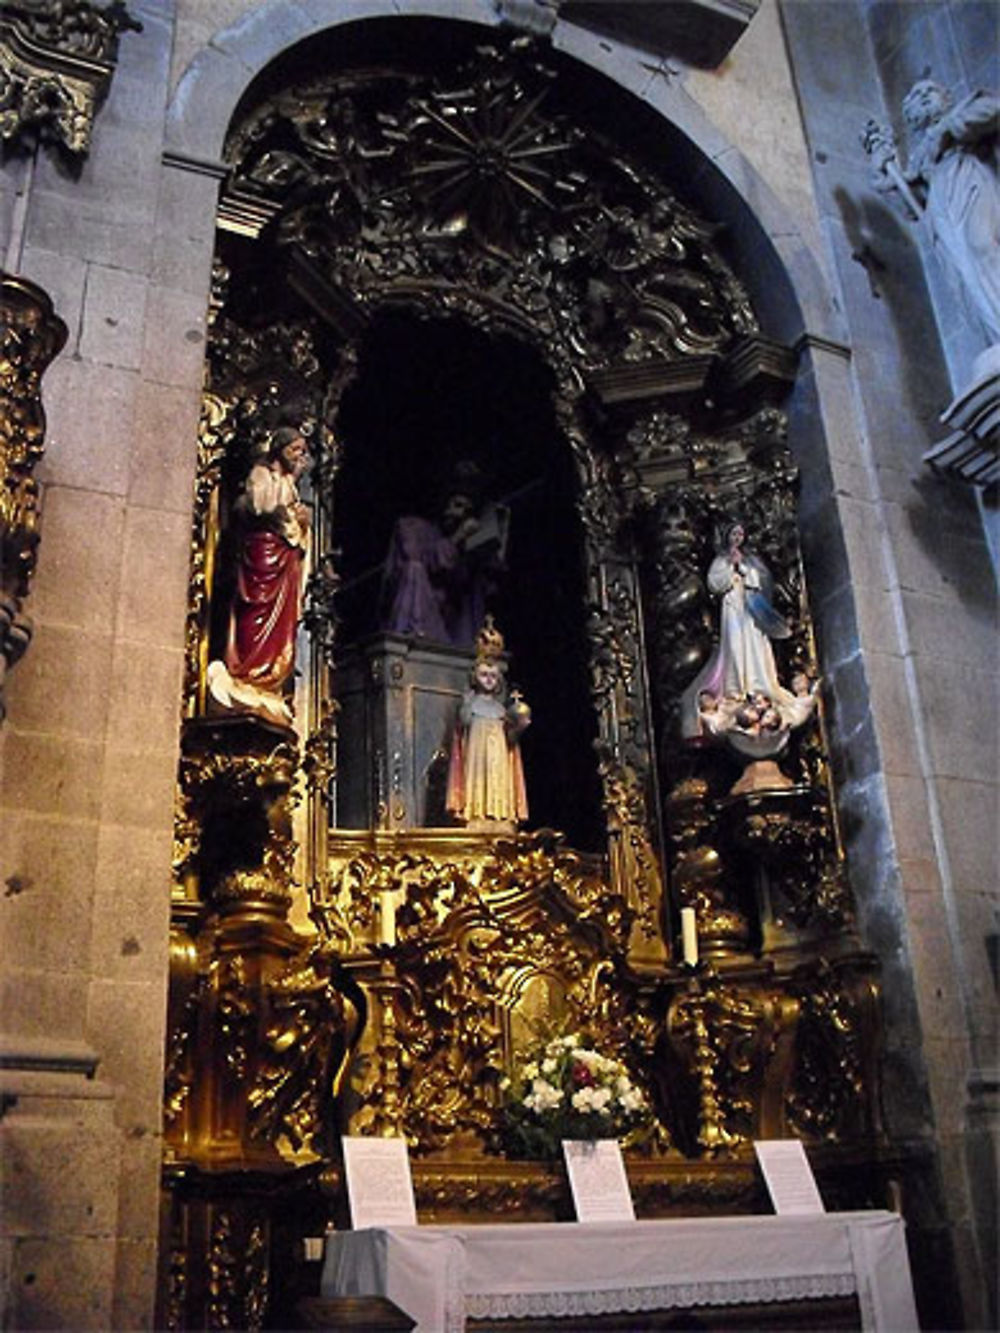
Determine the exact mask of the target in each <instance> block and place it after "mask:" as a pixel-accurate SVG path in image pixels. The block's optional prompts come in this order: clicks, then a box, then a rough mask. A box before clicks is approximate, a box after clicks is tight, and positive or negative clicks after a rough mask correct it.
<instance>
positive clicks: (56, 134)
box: [0, 0, 142, 157]
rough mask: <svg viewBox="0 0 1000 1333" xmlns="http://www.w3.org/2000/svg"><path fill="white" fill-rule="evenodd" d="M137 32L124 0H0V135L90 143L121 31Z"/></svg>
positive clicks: (76, 151)
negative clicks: (101, 1)
mask: <svg viewBox="0 0 1000 1333" xmlns="http://www.w3.org/2000/svg"><path fill="white" fill-rule="evenodd" d="M130 30H131V31H133V32H141V31H142V24H141V23H139V22H138V21H137V20H136V19H134V18H132V16H131V15H130V14H129V13H128V10H127V9H126V7H125V4H124V3H123V0H111V3H109V4H107V5H104V6H100V5H96V4H91V3H89V0H12V2H10V3H0V142H2V143H3V144H5V145H10V144H14V143H17V144H19V145H25V146H30V145H31V144H33V143H34V142H35V140H36V139H39V138H40V139H41V140H42V141H43V142H50V143H55V144H58V145H59V147H61V148H62V149H64V150H65V151H66V152H68V153H69V154H71V155H73V156H74V157H78V156H80V155H82V154H85V153H86V152H87V151H88V150H89V148H90V138H91V132H92V130H93V124H94V118H95V116H96V115H97V111H98V109H99V107H100V105H101V103H102V102H103V101H104V98H105V97H106V96H107V92H108V88H109V87H110V85H111V77H112V75H113V73H114V69H115V63H116V61H117V58H118V39H119V37H120V35H121V34H122V33H123V32H127V31H130Z"/></svg>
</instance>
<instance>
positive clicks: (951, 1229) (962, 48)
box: [782, 0, 1000, 1327]
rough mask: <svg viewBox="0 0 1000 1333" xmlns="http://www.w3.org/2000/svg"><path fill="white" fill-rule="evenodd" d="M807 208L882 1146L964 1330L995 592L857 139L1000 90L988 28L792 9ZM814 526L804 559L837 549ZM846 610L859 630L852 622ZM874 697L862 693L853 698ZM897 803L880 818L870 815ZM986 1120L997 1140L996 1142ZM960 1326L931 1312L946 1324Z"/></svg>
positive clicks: (977, 23)
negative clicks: (843, 543)
mask: <svg viewBox="0 0 1000 1333" xmlns="http://www.w3.org/2000/svg"><path fill="white" fill-rule="evenodd" d="M782 16H783V20H784V26H785V31H786V35H787V40H788V46H789V50H790V55H791V62H792V67H793V71H794V76H795V80H796V86H797V88H798V95H799V102H800V106H801V108H802V119H803V123H804V125H805V129H806V135H807V139H808V144H809V155H810V160H811V173H812V178H813V181H814V185H815V198H816V204H817V207H818V209H819V213H820V218H821V229H822V234H823V238H824V247H825V249H826V253H827V256H828V261H827V262H828V263H829V264H831V265H832V273H833V278H834V287H835V290H836V292H837V294H838V298H839V302H840V304H841V307H842V310H843V313H844V318H845V321H846V324H847V328H848V336H849V343H850V348H851V363H852V368H853V369H852V379H853V382H854V385H855V391H856V412H855V418H856V420H857V422H858V428H859V434H858V448H857V452H856V458H857V462H858V464H859V466H858V467H857V468H856V469H855V471H854V473H853V474H852V475H851V476H850V477H847V476H845V477H844V478H843V480H842V482H838V484H837V487H836V490H837V498H836V504H837V511H838V520H839V526H840V527H841V528H842V531H843V533H844V536H845V538H846V540H847V541H848V543H849V545H851V546H853V547H854V550H855V553H856V555H855V558H853V559H852V560H851V566H852V570H853V572H854V578H853V585H852V587H851V588H850V589H847V588H843V587H842V588H839V589H838V588H833V587H830V588H824V589H823V595H824V599H826V600H827V601H828V609H827V610H826V611H825V612H824V614H823V615H822V625H823V631H824V632H823V643H822V647H823V652H824V656H825V657H826V659H827V662H828V666H829V670H830V673H831V681H832V683H833V686H834V694H835V698H836V701H837V708H836V712H835V714H834V723H835V726H836V734H837V737H838V739H839V741H840V742H841V744H842V745H844V743H845V742H846V741H847V739H848V738H850V737H852V736H853V737H856V738H859V739H860V738H861V737H862V736H863V737H864V740H863V744H860V745H856V746H853V747H852V749H853V753H850V754H848V753H847V752H846V750H845V752H844V753H843V754H842V755H841V765H840V768H841V771H840V781H841V794H842V799H843V808H844V812H845V816H846V819H847V825H848V829H849V831H850V832H851V839H850V854H851V863H852V876H853V878H854V881H855V884H856V887H857V888H858V889H859V891H860V897H861V903H862V909H863V912H864V924H865V930H866V934H867V938H868V940H869V942H870V943H871V944H872V945H873V946H874V947H875V948H877V950H878V951H879V953H880V955H881V956H882V958H883V962H884V966H885V968H886V982H887V985H886V1002H887V1012H888V1020H889V1032H888V1037H889V1051H888V1061H887V1089H888V1094H889V1106H888V1110H889V1114H890V1127H891V1129H892V1130H893V1132H894V1134H895V1136H896V1137H897V1140H899V1141H909V1142H911V1144H912V1145H913V1146H914V1149H915V1150H919V1148H918V1145H919V1144H920V1143H922V1142H923V1143H933V1145H934V1147H935V1150H936V1152H937V1155H938V1166H939V1169H940V1172H941V1177H940V1185H939V1188H938V1189H937V1191H936V1196H935V1197H931V1196H934V1195H935V1187H934V1183H933V1180H929V1181H928V1190H929V1192H930V1193H929V1195H928V1197H926V1198H923V1199H919V1200H916V1201H915V1206H917V1208H918V1212H919V1214H920V1216H921V1219H922V1222H923V1224H924V1226H925V1228H926V1230H925V1232H924V1241H925V1244H926V1245H927V1247H928V1255H927V1257H928V1259H932V1260H934V1259H935V1258H936V1256H937V1254H938V1250H937V1247H936V1246H935V1244H934V1237H935V1234H936V1235H937V1239H938V1240H939V1241H940V1244H941V1246H944V1245H946V1244H947V1243H949V1242H951V1243H952V1244H953V1247H954V1252H955V1256H956V1259H957V1262H958V1264H959V1267H960V1270H961V1279H962V1280H961V1286H962V1291H963V1296H964V1301H965V1308H966V1312H965V1317H966V1319H967V1320H968V1321H969V1326H971V1327H987V1326H988V1325H990V1324H991V1323H992V1321H993V1320H994V1319H995V1317H996V1307H995V1288H994V1289H993V1290H992V1292H990V1293H989V1294H986V1293H984V1288H983V1282H984V1281H985V1282H986V1284H987V1287H988V1286H989V1283H990V1281H991V1280H995V1264H994V1262H993V1256H994V1255H995V1252H996V1224H995V1209H996V1199H995V1192H994V1185H995V1180H996V1166H995V1145H996V1089H997V1050H998V1046H997V1035H998V1034H997V983H996V973H995V968H996V943H997V900H996V889H997V882H998V875H997V836H996V829H997V815H998V799H997V793H998V785H997V783H998V748H997V735H998V727H997V699H998V688H997V686H998V680H997V653H996V645H997V618H996V583H995V577H994V570H993V568H992V565H991V559H990V553H989V549H988V546H987V543H986V541H985V538H984V528H983V522H982V515H981V513H980V511H979V508H978V507H977V503H976V496H975V494H974V493H973V492H972V490H971V489H969V488H966V487H963V486H962V485H961V484H959V483H958V482H955V481H952V480H949V479H945V478H941V477H937V476H935V475H933V474H932V473H931V472H930V471H929V470H928V469H927V468H926V466H924V465H923V464H922V463H921V455H922V453H923V451H924V450H925V449H927V448H929V447H930V445H931V444H932V443H934V442H935V441H936V440H938V439H940V438H942V436H943V435H944V434H945V433H946V432H945V428H944V427H942V426H941V424H940V422H939V421H938V415H939V413H940V412H941V410H942V409H943V407H944V406H945V405H946V404H947V403H948V402H949V401H950V398H951V397H952V392H953V389H954V388H955V387H956V386H957V384H958V383H960V382H961V378H962V375H963V374H965V373H967V372H968V368H969V365H970V363H971V359H972V357H973V356H974V355H975V353H976V352H977V351H979V350H981V348H982V346H983V345H984V338H983V334H982V331H981V330H980V329H979V328H978V327H977V325H976V321H975V320H974V319H973V318H972V316H971V314H970V311H969V308H968V306H967V305H966V303H965V299H964V296H963V294H962V293H960V292H958V291H957V290H956V289H955V288H954V287H952V285H951V283H950V280H949V279H948V276H947V275H946V274H945V273H944V271H943V270H942V268H941V267H940V265H939V262H938V260H937V257H936V256H935V255H934V254H933V253H932V252H931V250H930V248H929V247H928V245H927V238H926V235H925V232H924V229H923V228H921V227H917V226H915V225H914V224H913V223H912V222H910V221H908V220H907V219H906V217H905V216H904V214H903V212H902V210H901V209H900V208H899V207H898V203H897V201H895V200H894V199H893V198H892V197H891V196H887V195H886V194H883V193H880V192H877V191H876V190H875V189H874V188H873V181H872V177H871V175H870V170H869V164H868V161H867V159H866V157H865V155H864V153H863V151H862V149H861V145H860V134H861V130H862V129H863V127H864V125H865V122H866V121H867V119H868V118H869V117H872V116H874V117H875V118H876V119H877V120H879V121H881V122H882V123H884V124H891V125H892V126H893V127H894V129H895V131H896V133H897V137H898V138H899V140H900V141H901V142H902V143H903V144H904V145H905V143H906V137H905V128H904V126H903V125H902V123H901V120H902V118H901V113H900V103H901V100H902V97H903V95H904V94H905V92H906V91H907V90H908V88H909V87H910V86H911V85H912V83H913V82H914V81H915V80H916V79H917V78H919V77H923V76H924V75H925V74H927V73H928V72H930V74H931V75H932V76H933V77H934V78H935V79H937V80H938V81H939V82H942V83H946V84H948V85H949V86H950V87H951V88H952V89H953V90H954V92H955V93H956V95H963V94H964V93H966V92H970V91H972V90H973V89H974V88H975V87H977V86H986V87H992V88H993V89H994V90H995V89H996V88H997V86H998V84H997V52H998V51H1000V11H998V10H997V8H996V6H995V5H992V4H979V3H977V2H976V0H962V3H957V4H949V3H940V4H934V3H929V4H919V5H899V4H885V3H865V4H857V5H855V4H853V3H848V2H847V0H844V2H843V3H840V2H839V0H829V2H828V3H826V4H822V5H813V4H809V3H805V2H803V0H783V3H782ZM819 517H820V523H819V526H818V527H815V528H814V527H813V526H812V525H810V526H809V531H810V533H811V534H812V544H813V545H814V546H822V545H824V544H825V543H826V542H828V541H830V540H835V537H834V535H833V534H832V533H831V531H830V524H829V523H827V524H824V523H823V522H822V516H821V514H820V515H819ZM851 601H853V603H854V615H853V616H852V614H851V610H850V606H849V603H850V602H851ZM865 686H867V698H866V691H865ZM873 800H875V801H878V802H881V801H883V800H887V801H888V806H889V811H890V821H889V824H888V825H887V826H886V827H880V825H879V822H878V821H877V820H873V819H871V817H870V815H871V803H872V801H873ZM990 1122H992V1128H990V1127H989V1126H990ZM956 1317H957V1315H956V1312H955V1311H953V1310H949V1309H947V1308H945V1307H943V1306H942V1307H940V1308H938V1309H937V1310H936V1311H935V1312H934V1315H933V1318H934V1319H936V1320H937V1321H938V1322H940V1323H944V1322H945V1321H947V1320H950V1319H953V1318H956Z"/></svg>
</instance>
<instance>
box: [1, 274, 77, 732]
mask: <svg viewBox="0 0 1000 1333" xmlns="http://www.w3.org/2000/svg"><path fill="white" fill-rule="evenodd" d="M65 342H66V325H65V324H64V323H63V321H62V320H61V319H60V318H59V317H58V315H57V314H56V313H55V311H54V309H53V307H52V302H51V300H50V299H49V297H48V295H47V294H46V293H45V292H44V291H43V290H42V289H41V288H40V287H38V286H36V285H35V284H34V283H32V282H28V281H27V279H25V278H18V277H14V276H13V275H12V274H4V275H3V276H2V277H0V534H2V537H0V553H2V577H0V719H2V718H3V693H2V688H3V678H4V675H5V674H6V672H7V670H8V669H9V668H10V667H12V666H13V665H14V663H15V662H16V661H17V660H18V659H19V658H20V657H21V655H22V654H23V653H24V651H25V649H26V648H27V646H28V644H29V642H30V641H31V632H32V631H31V621H30V620H29V618H28V616H27V615H26V614H25V611H24V602H25V599H26V598H27V596H28V590H29V585H30V583H31V578H32V575H33V574H34V571H35V565H36V563H37V559H38V544H39V541H40V538H41V527H40V523H41V515H40V507H39V489H38V482H37V481H36V480H35V477H34V475H33V473H34V469H35V466H36V464H37V463H38V461H39V459H40V458H41V457H42V454H43V452H44V448H45V412H44V409H43V407H42V399H41V380H42V375H43V373H44V372H45V370H46V368H47V367H48V365H49V363H50V362H51V361H52V360H53V358H54V357H56V356H57V355H58V354H59V352H60V351H61V349H62V347H63V345H64V343H65Z"/></svg>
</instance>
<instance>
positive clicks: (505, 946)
mask: <svg viewBox="0 0 1000 1333" xmlns="http://www.w3.org/2000/svg"><path fill="white" fill-rule="evenodd" d="M338 892H339V895H340V897H341V899H342V900H343V899H346V900H347V902H346V904H344V903H343V902H342V903H341V906H340V911H341V913H342V914H343V915H344V916H345V917H346V918H347V919H348V920H349V921H350V922H351V924H352V927H353V928H354V930H355V931H356V932H358V933H359V934H360V933H361V932H363V931H368V932H372V931H374V930H375V928H376V923H375V917H376V907H375V904H376V902H377V900H378V899H379V897H380V895H383V894H387V893H391V894H394V895H396V897H397V904H396V906H395V910H394V924H395V929H394V936H393V940H394V942H393V944H392V946H391V951H390V954H389V955H387V957H390V958H391V982H390V983H388V984H386V983H384V982H383V981H379V980H373V981H372V983H371V984H372V987H373V989H374V990H376V991H377V992H378V994H379V996H380V1000H381V1003H382V1005H383V1006H385V1007H386V1008H387V1010H388V1013H389V1015H391V1021H390V1022H389V1024H388V1031H386V1023H385V1016H383V1018H382V1022H381V1025H380V1026H381V1029H382V1035H381V1039H380V1040H381V1047H380V1049H379V1050H378V1051H377V1052H376V1054H377V1057H378V1058H377V1059H375V1060H373V1061H371V1062H370V1067H369V1073H368V1077H367V1080H366V1081H365V1082H364V1083H363V1084H362V1085H361V1086H360V1087H359V1088H358V1089H357V1093H358V1096H359V1097H360V1099H361V1102H362V1109H361V1111H360V1112H359V1113H358V1116H357V1117H356V1121H355V1124H356V1128H357V1129H359V1130H363V1129H364V1128H365V1127H371V1126H375V1125H376V1124H377V1123H382V1122H383V1120H384V1117H385V1114H386V1112H385V1106H384V1101H385V1096H386V1093H387V1091H389V1090H390V1085H391V1091H392V1095H393V1097H394V1098H398V1115H397V1117H396V1127H397V1128H398V1129H400V1130H401V1131H402V1132H404V1133H405V1134H406V1136H407V1137H408V1139H409V1140H410V1142H411V1144H413V1145H414V1147H415V1148H416V1149H417V1150H418V1151H419V1152H420V1153H427V1152H432V1151H434V1150H435V1149H441V1148H444V1147H445V1146H446V1145H447V1144H448V1143H450V1142H452V1141H454V1140H455V1139H456V1138H462V1137H463V1136H464V1137H466V1138H468V1137H469V1136H471V1137H472V1139H474V1140H476V1141H478V1142H479V1143H480V1145H481V1146H482V1145H490V1144H493V1143H494V1135H495V1131H496V1114H497V1083H498V1080H499V1078H500V1077H501V1075H502V1074H503V1073H504V1071H505V1070H506V1069H509V1068H510V1066H511V1061H512V1060H513V1059H514V1058H515V1052H514V1045H516V1037H515V1035H514V1032H515V1028H516V1026H517V1024H516V1023H515V1024H514V1027H512V1025H511V1024H512V1020H513V1017H514V1015H516V1014H518V1013H520V1012H521V1010H520V1005H521V997H522V996H523V995H525V994H526V988H529V985H530V982H531V980H532V978H550V979H551V980H552V984H554V985H557V988H558V989H559V991H560V994H561V995H562V998H563V1003H564V1005H565V1007H566V1011H567V1015H568V1016H571V1017H574V1016H575V1019H576V1021H577V1022H578V1024H580V1025H582V1024H584V1023H586V1024H588V1025H589V1026H590V1027H591V1028H592V1027H593V1026H594V1025H595V1024H596V1025H597V1026H599V1027H601V1029H602V1036H603V1038H604V1041H605V1046H606V1047H609V1048H613V1049H614V1051H615V1052H616V1053H618V1052H621V1053H623V1054H626V1055H632V1056H633V1057H634V1040H635V1034H634V1033H633V1031H632V1028H631V1027H630V1025H629V1020H628V1018H627V1017H626V1015H625V1014H624V1012H623V1011H622V1010H621V1009H620V1008H619V1007H618V1006H616V1005H615V1004H614V1003H609V1002H606V1001H605V999H604V996H605V992H606V991H607V989H608V987H609V975H608V970H607V969H608V965H609V963H610V960H612V959H614V958H616V957H617V958H618V959H620V960H622V961H623V960H624V958H625V956H626V954H627V951H628V948H629V937H630V930H631V926H632V922H633V918H634V913H633V911H632V910H631V908H630V907H629V906H628V904H627V903H625V902H624V901H623V900H621V899H620V898H618V897H617V896H616V894H615V891H614V890H613V889H612V888H611V886H610V885H609V884H608V882H607V880H606V878H605V876H604V875H603V874H602V873H601V872H600V868H599V866H597V865H594V864H592V863H591V862H588V861H586V860H585V859H584V858H581V857H580V856H579V855H578V854H577V853H575V852H572V851H571V850H570V849H569V848H567V847H566V846H565V845H564V843H563V841H562V840H561V839H560V838H558V837H556V836H554V835H552V834H548V833H538V834H533V835H522V836H520V837H517V838H514V839H510V840H507V841H500V842H498V843H496V844H495V846H494V847H493V849H492V851H491V853H490V854H489V855H488V856H487V857H486V858H484V857H483V856H482V855H481V854H480V855H477V856H475V857H474V858H472V859H465V858H463V857H462V856H457V857H456V858H455V859H453V860H445V861H442V860H439V859H436V858H433V857H430V856H427V855H424V854H421V853H419V852H416V851H415V852H412V853H407V854H404V855H398V854H392V853H387V854H379V853H377V852H371V853H365V854H362V855H360V856H356V857H354V858H351V859H350V860H349V861H348V862H347V864H346V865H345V867H344V870H343V872H342V874H341V876H340V880H339V885H338ZM518 1021H521V1020H518ZM512 1043H513V1044H514V1045H512ZM383 1048H384V1049H383Z"/></svg>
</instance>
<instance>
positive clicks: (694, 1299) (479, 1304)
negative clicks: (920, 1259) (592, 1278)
mask: <svg viewBox="0 0 1000 1333" xmlns="http://www.w3.org/2000/svg"><path fill="white" fill-rule="evenodd" d="M857 1289H858V1286H857V1282H856V1280H855V1277H854V1274H853V1273H816V1274H808V1273H806V1274H802V1273H798V1274H796V1275H795V1276H794V1277H767V1278H741V1279H739V1280H738V1281H735V1282H733V1281H729V1282H727V1281H721V1282H671V1283H669V1284H666V1285H660V1286H656V1287H620V1288H617V1289H614V1290H610V1289H605V1290H603V1291H511V1292H468V1293H466V1297H465V1314H466V1317H467V1318H469V1319H530V1318H538V1317H542V1316H545V1315H548V1316H550V1317H552V1318H556V1319H568V1318H572V1317H573V1316H574V1315H591V1314H614V1313H616V1312H618V1311H623V1312H625V1313H627V1314H634V1313H636V1312H637V1311H639V1310H669V1309H672V1308H673V1307H674V1306H679V1307H684V1306H691V1305H745V1304H750V1303H752V1302H765V1301H766V1302H768V1303H770V1302H774V1301H795V1300H803V1299H805V1300H810V1299H819V1298H821V1297H824V1296H852V1295H853V1294H854V1293H855V1292H856V1291H857Z"/></svg>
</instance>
